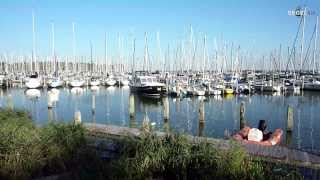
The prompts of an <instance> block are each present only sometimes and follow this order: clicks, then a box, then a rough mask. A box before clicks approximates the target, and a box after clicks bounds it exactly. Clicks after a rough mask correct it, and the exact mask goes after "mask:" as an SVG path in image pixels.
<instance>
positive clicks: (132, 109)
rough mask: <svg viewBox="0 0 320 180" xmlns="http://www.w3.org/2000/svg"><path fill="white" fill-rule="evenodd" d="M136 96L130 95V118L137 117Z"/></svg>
mask: <svg viewBox="0 0 320 180" xmlns="http://www.w3.org/2000/svg"><path fill="white" fill-rule="evenodd" d="M134 106H135V105H134V95H133V94H130V96H129V115H130V118H131V117H134V116H135V108H134Z"/></svg>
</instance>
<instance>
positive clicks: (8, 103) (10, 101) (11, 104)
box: [7, 94, 13, 111]
mask: <svg viewBox="0 0 320 180" xmlns="http://www.w3.org/2000/svg"><path fill="white" fill-rule="evenodd" d="M7 107H8V109H9V110H11V111H13V99H12V95H11V94H9V95H8V98H7Z"/></svg>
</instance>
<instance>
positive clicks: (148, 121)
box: [142, 112, 150, 133]
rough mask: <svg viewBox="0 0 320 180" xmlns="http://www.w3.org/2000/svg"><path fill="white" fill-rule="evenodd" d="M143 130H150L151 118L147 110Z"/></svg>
mask: <svg viewBox="0 0 320 180" xmlns="http://www.w3.org/2000/svg"><path fill="white" fill-rule="evenodd" d="M142 130H143V131H144V132H147V133H149V132H150V120H149V117H148V114H147V112H145V114H144V117H143V121H142Z"/></svg>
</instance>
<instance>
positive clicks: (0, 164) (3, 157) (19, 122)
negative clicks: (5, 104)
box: [0, 110, 86, 179]
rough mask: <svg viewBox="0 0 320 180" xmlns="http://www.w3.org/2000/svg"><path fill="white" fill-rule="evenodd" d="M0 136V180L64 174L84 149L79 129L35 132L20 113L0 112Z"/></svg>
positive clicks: (67, 127)
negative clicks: (3, 179) (1, 179)
mask: <svg viewBox="0 0 320 180" xmlns="http://www.w3.org/2000/svg"><path fill="white" fill-rule="evenodd" d="M0 134H1V136H0V178H1V177H3V178H17V179H19V178H28V177H32V176H40V175H47V174H54V173H60V172H64V171H66V170H67V169H69V167H72V163H73V161H75V160H76V158H77V155H78V154H79V152H80V151H82V150H83V149H85V146H86V143H85V138H84V128H82V127H81V126H80V125H73V124H49V125H47V126H45V127H41V128H39V127H36V126H35V125H34V124H33V122H32V121H31V120H30V117H29V116H28V114H27V113H25V112H21V111H8V110H0Z"/></svg>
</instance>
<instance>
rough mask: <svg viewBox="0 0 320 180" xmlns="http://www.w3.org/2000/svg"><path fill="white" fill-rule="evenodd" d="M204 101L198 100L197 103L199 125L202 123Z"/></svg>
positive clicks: (203, 120)
mask: <svg viewBox="0 0 320 180" xmlns="http://www.w3.org/2000/svg"><path fill="white" fill-rule="evenodd" d="M204 122H205V119H204V101H203V100H200V102H199V123H204Z"/></svg>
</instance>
